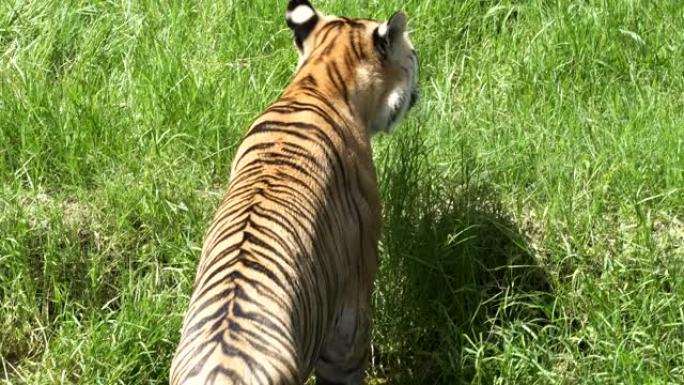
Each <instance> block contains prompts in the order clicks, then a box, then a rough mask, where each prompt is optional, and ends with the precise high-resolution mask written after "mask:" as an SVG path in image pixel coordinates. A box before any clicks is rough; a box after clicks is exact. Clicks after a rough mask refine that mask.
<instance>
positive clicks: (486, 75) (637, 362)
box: [0, 0, 684, 385]
mask: <svg viewBox="0 0 684 385" xmlns="http://www.w3.org/2000/svg"><path fill="white" fill-rule="evenodd" d="M276 3H277V4H276ZM315 4H316V5H318V6H319V8H320V9H321V10H325V11H327V12H330V13H335V14H344V15H350V16H354V15H355V16H370V17H374V18H384V17H386V16H388V15H390V14H391V13H392V12H393V11H394V10H396V9H398V8H403V9H405V10H406V11H407V12H408V13H409V15H410V17H411V23H412V24H411V26H412V30H413V35H412V36H413V40H414V43H415V45H416V47H417V49H418V51H419V55H420V57H421V66H422V67H421V70H422V72H421V86H422V98H421V101H420V103H419V104H418V107H417V108H416V110H414V111H413V112H412V113H411V114H410V116H409V118H408V119H407V120H406V121H405V122H404V123H403V124H402V125H401V126H400V127H399V128H398V129H397V131H396V132H395V133H394V134H392V135H391V136H379V137H377V138H375V139H374V148H375V158H376V163H377V165H378V174H379V179H380V183H381V190H382V195H383V200H384V207H385V230H384V238H383V241H382V243H381V246H380V248H381V254H382V261H381V270H380V274H379V277H378V281H377V290H376V293H375V304H376V314H375V330H374V348H373V361H372V367H371V368H370V369H369V375H370V376H371V377H372V378H373V380H372V383H374V384H382V383H387V384H568V385H570V384H681V383H684V278H683V277H684V222H683V221H684V60H683V59H684V32H682V31H684V2H681V1H647V0H615V1H608V0H584V1H569V0H568V1H560V0H559V1H546V0H528V1H523V0H520V1H512V0H511V1H492V0H459V1H451V0H435V1H419V0H408V1H401V2H400V1H395V0H392V1H390V0H388V1H377V0H372V1H359V0H347V1H342V0H338V1H317V2H315ZM284 8H285V2H284V1H279V2H274V1H271V0H255V1H238V0H221V1H206V0H199V1H195V2H191V1H187V2H156V1H148V0H138V1H129V0H120V1H85V0H81V1H77V0H65V1H49V0H9V1H2V2H0V301H1V302H0V384H31V385H43V384H164V383H166V382H167V381H168V374H167V372H168V366H169V364H170V359H171V356H172V354H173V350H174V348H175V344H176V342H177V340H178V338H179V328H180V322H181V318H182V316H183V313H184V311H185V308H186V306H187V303H188V297H189V294H190V290H191V285H192V279H193V278H194V272H195V267H196V263H197V258H198V254H199V248H200V246H201V243H202V236H203V233H204V231H205V229H206V228H207V224H208V221H209V220H210V218H211V216H212V214H213V212H214V210H215V208H216V207H217V204H218V201H219V199H220V197H221V194H222V191H223V189H224V186H225V183H226V181H227V179H228V171H229V165H230V161H231V157H232V154H233V151H234V149H235V147H236V145H237V143H238V140H239V138H240V137H241V135H242V134H243V133H244V130H245V129H246V127H247V126H248V125H249V123H250V121H251V119H252V118H254V117H255V116H256V114H258V113H259V111H261V110H262V109H263V108H264V107H265V106H267V105H268V103H269V102H270V101H272V100H274V98H276V97H277V96H278V95H279V92H280V90H281V89H282V88H283V87H284V85H285V84H287V82H288V79H289V77H290V75H291V74H292V71H293V69H294V66H295V64H296V55H295V52H294V49H293V47H292V43H291V39H290V34H289V31H288V30H287V28H286V26H285V23H284Z"/></svg>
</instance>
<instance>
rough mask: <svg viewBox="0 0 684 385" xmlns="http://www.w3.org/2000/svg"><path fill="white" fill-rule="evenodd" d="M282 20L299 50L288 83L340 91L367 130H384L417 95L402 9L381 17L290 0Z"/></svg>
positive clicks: (412, 55) (413, 54) (336, 93)
mask: <svg viewBox="0 0 684 385" xmlns="http://www.w3.org/2000/svg"><path fill="white" fill-rule="evenodd" d="M286 20H287V25H288V26H289V27H290V29H291V30H292V32H293V35H294V43H295V46H296V48H297V51H298V53H299V64H298V67H297V74H296V75H295V78H294V79H293V82H292V83H293V84H297V83H298V82H304V81H305V80H308V81H309V82H311V81H312V80H313V81H314V82H316V85H317V86H318V87H320V88H323V89H326V91H327V92H328V94H329V95H334V96H339V97H340V98H341V99H342V100H344V102H345V104H346V105H347V106H348V107H349V109H350V110H351V111H352V113H353V114H354V116H355V117H357V118H359V119H361V120H362V123H363V124H364V125H365V126H366V127H367V128H368V130H369V133H370V134H374V133H377V132H381V131H384V132H389V131H390V129H391V128H392V127H393V126H394V125H395V123H397V122H398V121H399V120H401V118H402V117H403V116H404V115H405V114H406V112H407V111H408V110H409V109H411V107H413V105H414V104H415V103H416V101H417V100H418V94H419V92H418V56H417V54H416V51H415V49H414V48H413V44H412V43H411V40H410V39H409V33H408V20H407V16H406V14H405V13H404V12H401V11H399V12H396V13H394V15H392V16H391V17H390V18H389V19H388V20H386V21H376V20H368V19H356V18H347V17H337V16H329V15H323V14H321V13H319V12H318V11H316V9H315V8H314V7H313V6H312V5H311V3H310V2H309V1H308V0H290V2H289V4H288V8H287V14H286ZM321 83H324V84H321Z"/></svg>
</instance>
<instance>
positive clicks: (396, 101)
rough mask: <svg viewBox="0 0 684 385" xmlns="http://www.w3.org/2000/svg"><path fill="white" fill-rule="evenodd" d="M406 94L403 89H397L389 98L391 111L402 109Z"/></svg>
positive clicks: (388, 102)
mask: <svg viewBox="0 0 684 385" xmlns="http://www.w3.org/2000/svg"><path fill="white" fill-rule="evenodd" d="M403 101H404V92H403V90H402V89H401V88H396V89H395V90H393V91H392V92H390V94H389V96H387V107H389V110H390V111H396V110H398V109H400V108H401V107H402V102H403Z"/></svg>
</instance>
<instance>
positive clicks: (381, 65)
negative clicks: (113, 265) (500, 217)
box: [170, 0, 419, 385]
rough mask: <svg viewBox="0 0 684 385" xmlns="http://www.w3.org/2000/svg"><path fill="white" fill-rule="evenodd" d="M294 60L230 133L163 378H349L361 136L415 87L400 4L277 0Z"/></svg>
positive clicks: (354, 345) (380, 125)
mask: <svg viewBox="0 0 684 385" xmlns="http://www.w3.org/2000/svg"><path fill="white" fill-rule="evenodd" d="M285 19H286V23H287V26H288V27H289V29H290V30H291V33H292V36H293V40H294V46H295V47H296V50H297V53H298V58H299V59H298V63H297V65H296V70H295V72H294V75H293V77H292V78H291V81H290V83H289V85H287V86H286V87H285V89H284V90H283V91H282V93H281V95H280V97H279V98H278V99H277V100H276V101H275V102H274V103H273V104H271V105H270V106H269V107H267V108H266V110H265V111H264V112H263V113H262V114H261V115H259V116H258V117H257V118H256V119H255V120H254V121H253V123H252V124H251V126H250V127H249V129H248V130H247V132H246V134H245V135H244V136H243V138H242V140H241V143H240V144H239V146H238V148H237V150H236V152H235V155H234V158H233V161H232V165H231V170H230V181H229V183H228V187H227V191H226V193H225V196H224V198H223V200H222V202H221V203H220V205H219V208H218V209H217V211H216V214H215V216H214V219H213V221H212V222H211V224H210V226H209V228H208V230H207V231H206V233H205V236H204V243H203V247H202V251H201V257H200V260H199V264H198V267H197V272H196V277H195V281H194V285H193V291H192V295H191V298H190V303H189V307H188V309H187V313H186V314H185V318H184V321H183V326H182V330H181V338H180V341H179V343H178V345H177V348H176V352H175V355H174V357H173V360H172V363H171V368H170V384H172V385H199V384H202V385H206V384H226V385H228V384H236V385H237V384H240V385H252V384H264V385H266V384H268V385H295V384H304V383H305V382H306V381H307V380H308V378H309V377H310V375H311V374H312V373H313V374H315V379H316V383H317V384H319V385H333V384H334V385H358V384H362V383H363V382H364V381H365V372H366V369H367V365H368V362H369V361H370V327H371V316H372V314H371V312H372V303H371V302H372V292H373V282H374V278H375V274H376V270H377V269H378V262H379V261H378V242H379V238H380V236H381V227H382V215H381V202H380V193H379V188H378V182H377V176H376V169H375V166H374V164H373V157H372V149H371V144H370V142H371V137H372V136H373V135H374V134H376V133H379V132H389V131H390V130H391V129H392V128H393V127H394V126H395V125H396V124H397V123H398V122H399V121H400V120H401V119H402V118H403V117H404V116H405V115H406V113H407V112H408V111H409V110H410V109H411V108H412V107H413V106H414V104H415V103H416V100H417V99H418V95H419V88H418V56H417V53H416V50H415V49H414V47H413V45H412V43H411V40H410V37H409V32H408V17H407V15H406V14H405V13H404V12H402V11H398V12H396V13H394V14H393V15H392V16H391V17H390V18H389V19H387V20H382V21H376V20H371V19H361V18H349V17H337V16H330V15H325V14H322V13H319V12H318V10H316V9H315V8H314V7H313V5H312V4H311V2H310V1H309V0H290V1H289V2H288V4H287V12H286V17H285Z"/></svg>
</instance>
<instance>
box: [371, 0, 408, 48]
mask: <svg viewBox="0 0 684 385" xmlns="http://www.w3.org/2000/svg"><path fill="white" fill-rule="evenodd" d="M407 28H408V18H407V17H406V14H405V13H404V12H402V11H398V12H395V13H394V15H392V17H390V18H389V20H387V21H386V22H384V23H382V24H380V25H379V26H378V27H377V28H376V29H375V31H373V42H374V43H375V48H376V49H377V50H378V51H379V52H380V54H381V55H382V56H383V57H384V58H387V56H388V55H389V54H390V52H391V51H392V49H393V48H394V46H396V44H397V42H398V41H399V40H400V39H401V38H402V36H404V34H405V33H406V30H407Z"/></svg>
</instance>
